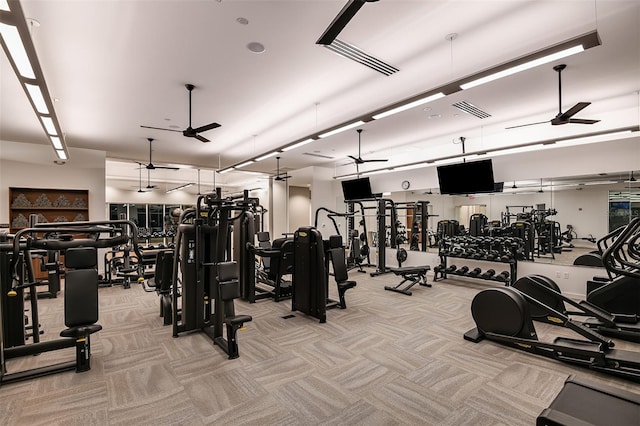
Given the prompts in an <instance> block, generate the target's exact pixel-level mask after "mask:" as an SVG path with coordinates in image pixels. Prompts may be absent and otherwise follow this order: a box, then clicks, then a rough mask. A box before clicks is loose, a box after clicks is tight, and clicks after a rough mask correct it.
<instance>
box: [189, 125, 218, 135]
mask: <svg viewBox="0 0 640 426" xmlns="http://www.w3.org/2000/svg"><path fill="white" fill-rule="evenodd" d="M220 126H221V125H220V124H218V123H211V124H207V125H206V126H201V127H198V128H196V129H193V131H194V132H196V133H202V132H206V131H208V130H211V129H217V128H218V127H220Z"/></svg>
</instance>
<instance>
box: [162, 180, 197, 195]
mask: <svg viewBox="0 0 640 426" xmlns="http://www.w3.org/2000/svg"><path fill="white" fill-rule="evenodd" d="M193 185H195V184H194V183H192V182H190V183H185V184H184V185H180V186H176V187H175V188H171V189H168V190H167V192H166V193H167V194H169V193H170V192H175V191H180V190H181V189H185V188H189V187H190V186H193Z"/></svg>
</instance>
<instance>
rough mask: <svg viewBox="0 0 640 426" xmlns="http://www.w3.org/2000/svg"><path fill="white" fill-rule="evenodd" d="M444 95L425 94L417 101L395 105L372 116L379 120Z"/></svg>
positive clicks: (440, 93) (439, 93)
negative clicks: (424, 96)
mask: <svg viewBox="0 0 640 426" xmlns="http://www.w3.org/2000/svg"><path fill="white" fill-rule="evenodd" d="M444 96H445V95H444V93H442V92H438V93H436V94H434V95H431V96H427V97H426V98H422V99H418V100H417V101H413V102H410V103H408V104H404V105H400V106H399V107H395V108H393V109H390V110H389V111H385V112H381V113H380V114H376V115H374V116H373V119H374V120H379V119H381V118H384V117H388V116H390V115H393V114H397V113H399V112H402V111H406V110H408V109H411V108H415V107H417V106H420V105H424V104H426V103H428V102H432V101H435V100H436V99H440V98H444Z"/></svg>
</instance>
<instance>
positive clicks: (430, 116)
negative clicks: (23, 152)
mask: <svg viewBox="0 0 640 426" xmlns="http://www.w3.org/2000/svg"><path fill="white" fill-rule="evenodd" d="M345 3H346V0H337V1H333V0H318V1H312V0H291V1H285V0H282V1H267V0H255V1H249V0H198V1H195V0H194V1H190V0H180V1H177V0H176V1H134V0H123V1H115V0H111V1H107V0H93V1H66V0H56V1H44V0H42V1H40V0H28V1H24V0H23V2H22V5H23V9H24V13H25V16H26V17H28V18H33V19H36V20H37V21H38V22H39V26H38V27H34V28H33V29H32V38H33V41H34V44H35V47H36V50H37V52H38V56H39V59H40V62H41V66H42V69H43V71H44V75H45V78H46V80H47V85H48V87H49V90H50V92H51V96H52V97H53V98H56V99H58V100H57V101H56V102H55V108H56V112H57V115H58V118H59V121H60V124H61V127H62V129H63V131H64V132H65V133H66V143H67V145H68V146H69V147H70V148H71V149H72V150H71V155H73V148H86V149H95V150H103V151H106V152H107V157H108V158H110V159H113V160H117V161H115V162H112V163H111V162H110V163H109V164H108V167H107V178H108V179H109V180H112V181H114V182H117V181H123V179H125V178H127V179H130V180H131V179H132V180H133V181H134V183H138V177H139V176H138V173H139V171H138V169H137V164H136V163H135V161H142V162H146V161H148V142H147V140H146V138H154V139H155V141H154V143H153V144H154V153H153V162H154V164H156V165H157V164H180V165H191V166H192V168H191V169H185V168H184V167H183V168H181V170H179V171H177V172H171V171H160V170H154V171H152V172H151V178H152V180H154V182H162V181H168V182H174V181H175V182H180V181H193V179H195V173H196V169H198V168H199V169H202V173H203V176H202V181H203V182H212V181H213V173H212V170H214V169H217V168H219V166H221V167H225V166H229V165H231V164H236V163H239V162H242V161H244V160H247V159H250V158H252V157H255V156H258V155H260V154H263V153H266V152H269V151H270V150H273V149H275V148H278V147H281V146H282V145H285V144H287V143H290V142H293V141H296V140H298V139H301V138H303V137H305V136H308V135H311V134H314V133H317V132H319V131H321V130H323V129H326V128H329V127H332V126H335V125H337V124H340V123H343V122H346V121H348V120H350V119H351V118H354V117H357V116H360V115H363V114H366V113H369V112H371V111H374V110H378V109H380V108H382V107H384V106H386V105H390V104H393V103H394V102H397V101H400V100H403V99H405V98H409V97H411V96H413V95H416V94H418V93H422V92H425V91H427V90H429V89H432V88H435V87H439V86H442V85H444V84H446V83H447V82H450V81H454V80H457V79H460V78H462V77H465V76H468V75H471V74H475V73H477V72H479V71H481V70H483V69H486V68H489V67H492V66H494V65H497V64H500V63H503V62H506V61H509V60H512V59H514V58H517V57H519V56H523V55H525V54H528V53H530V52H534V51H537V50H540V49H543V48H545V47H548V46H550V45H553V44H556V43H559V42H562V41H564V40H567V39H569V38H573V37H575V36H578V35H581V34H583V33H586V32H589V31H592V30H594V29H596V30H597V31H598V33H599V35H600V38H601V40H602V45H601V46H598V47H595V48H593V49H590V50H588V51H585V52H583V53H580V54H577V55H574V56H571V57H568V58H565V59H563V60H561V61H557V62H555V63H551V64H547V65H543V66H540V67H538V68H534V69H531V70H528V71H525V72H522V73H520V74H516V75H514V76H510V77H507V78H503V79H501V80H497V81H495V82H492V83H488V84H485V85H483V86H479V87H476V88H473V89H468V90H465V91H462V92H458V93H456V94H453V95H450V96H447V97H445V98H443V99H440V100H438V101H435V102H432V103H430V104H429V105H428V106H429V109H428V110H427V111H425V110H424V107H418V108H414V109H412V110H409V111H407V112H404V113H401V114H397V115H395V116H392V117H389V118H386V119H382V120H376V121H373V122H370V123H367V124H365V125H364V126H362V128H363V129H364V132H363V133H362V147H363V151H362V156H363V157H364V158H389V159H390V162H389V163H388V164H402V163H406V162H412V161H417V160H419V159H420V158H434V157H438V156H442V155H448V154H451V153H457V152H459V150H460V146H459V145H454V144H453V143H452V142H453V141H454V140H455V139H458V138H459V137H460V136H464V137H466V138H467V149H468V150H469V151H471V150H475V149H483V148H486V147H488V146H492V145H496V144H497V145H510V144H521V143H526V142H529V141H535V140H543V139H548V138H554V137H559V136H565V135H570V134H579V133H584V132H593V131H601V130H606V129H611V128H618V127H623V126H631V125H638V124H639V122H640V96H639V95H638V91H639V90H640V2H639V1H637V0H629V1H622V0H621V1H617V0H616V1H604V0H598V1H595V0H593V1H592V0H589V1H576V0H568V1H561V0H552V1H517V0H512V1H426V0H425V1H422V0H411V1H404V0H381V1H378V2H374V3H366V4H365V5H364V6H363V7H362V8H361V9H360V11H359V12H358V13H357V14H356V16H355V17H354V18H353V19H352V20H351V22H350V23H349V24H348V25H347V27H346V28H345V29H344V31H343V32H342V33H341V34H340V35H339V38H340V39H341V40H343V41H346V42H348V43H351V44H354V45H356V46H358V47H360V48H361V49H362V50H364V51H366V52H368V53H370V54H372V55H373V56H376V57H378V58H380V59H382V60H384V61H386V62H388V63H390V64H392V65H394V66H396V67H397V68H399V69H400V71H399V72H398V73H396V74H394V75H392V76H390V77H386V76H383V75H382V74H379V73H377V72H375V71H372V70H370V69H369V68H366V67H364V66H362V65H360V64H357V63H355V62H352V61H350V60H347V59H345V58H342V57H340V56H337V55H335V54H333V53H331V52H330V51H329V50H327V49H325V48H323V47H321V46H318V45H316V44H315V41H316V40H317V39H318V37H319V36H320V35H321V34H322V32H323V31H324V29H325V28H326V27H327V26H328V25H329V23H330V22H331V20H332V19H333V18H334V17H335V16H336V14H337V13H338V12H339V11H340V9H341V8H342V7H343V6H344V4H345ZM237 18H245V19H246V20H248V24H247V25H243V24H240V23H239V22H237ZM451 33H456V34H457V38H455V39H454V40H453V41H449V40H448V39H447V35H448V34H451ZM250 42H260V43H262V44H264V45H265V46H266V51H265V52H264V53H262V54H255V53H252V52H250V51H249V50H248V49H247V47H246V46H247V44H248V43H250ZM557 63H566V64H567V69H566V70H565V71H564V73H563V111H566V110H567V109H568V108H570V107H571V106H572V105H574V104H575V103H577V102H579V101H589V102H592V105H590V106H589V107H588V108H586V109H584V110H583V111H581V112H580V113H579V114H578V115H577V116H576V117H579V118H595V119H600V120H601V122H600V123H597V124H595V125H591V126H587V125H576V124H569V125H566V126H551V125H550V124H544V125H538V126H531V127H524V128H520V129H513V130H505V129H504V128H505V127H507V126H511V125H517V124H524V123H527V122H530V121H540V120H548V119H551V118H552V117H554V116H555V115H556V114H557V109H558V104H557V103H558V100H557V95H558V93H557V90H558V87H557V74H556V73H555V72H554V71H553V69H552V67H553V65H555V64H557ZM0 71H1V75H0V91H1V92H0V93H1V95H2V96H1V97H0V139H1V140H6V141H15V142H26V143H34V144H47V139H46V137H45V135H44V132H43V130H42V128H41V127H40V125H39V123H38V121H37V119H36V116H35V114H34V113H33V111H32V109H31V108H30V106H29V103H28V101H27V99H26V96H25V94H24V92H23V91H22V89H21V87H20V85H19V84H18V81H17V79H16V76H15V74H14V73H13V71H12V70H11V67H10V66H9V64H8V61H7V59H6V58H5V56H4V55H0ZM185 83H192V84H194V85H196V89H195V90H194V91H193V123H192V124H193V127H198V126H202V125H204V124H208V123H210V122H213V121H216V122H218V123H221V124H222V127H220V128H218V129H214V130H211V131H209V132H206V133H204V134H203V136H206V137H207V138H209V139H211V142H210V143H202V142H199V141H198V140H196V139H193V138H185V137H183V136H182V135H181V134H180V133H174V132H165V131H159V130H149V129H143V128H141V127H140V126H141V125H147V126H157V127H169V126H177V127H178V128H179V129H183V128H185V127H187V125H188V93H187V90H186V89H185V87H184V85H185ZM461 100H466V101H468V102H470V103H472V104H474V105H476V106H478V107H479V108H481V109H483V110H484V111H487V112H489V113H490V114H491V115H492V116H491V117H489V118H487V119H483V120H480V119H478V118H476V117H474V116H471V115H468V114H465V113H462V112H460V111H459V110H457V109H456V108H453V107H452V106H451V105H452V104H453V103H454V102H457V101H461ZM357 141H358V139H357V134H356V132H355V130H351V131H348V132H345V133H342V134H339V135H336V136H333V137H330V138H327V139H322V140H319V141H316V142H313V143H312V144H309V145H306V146H305V147H302V148H299V149H296V150H292V151H289V152H286V153H283V154H282V155H281V157H282V159H281V167H282V168H283V169H285V170H295V169H301V168H305V167H308V166H314V165H315V166H323V167H331V168H335V169H336V174H346V173H349V172H353V171H355V166H354V165H353V164H350V163H349V161H348V158H347V156H348V155H356V154H357ZM309 153H311V154H320V155H323V156H326V157H331V158H321V157H317V156H310V155H308V154H309ZM54 159H55V156H54V152H53V150H51V159H50V160H51V161H53V160H54ZM72 160H73V158H72ZM275 166H276V161H275V158H270V159H267V160H264V161H262V162H258V163H255V164H253V165H251V166H248V167H246V169H247V170H254V171H262V172H266V173H273V172H274V171H275ZM379 167H380V163H370V164H367V165H364V166H362V167H361V169H360V171H362V170H366V169H367V168H379ZM145 173H146V171H145ZM205 174H206V176H205ZM143 178H144V179H146V174H143ZM532 178H535V177H532ZM216 179H217V183H223V182H227V183H232V182H238V181H242V180H246V179H247V175H245V174H244V173H239V172H232V173H227V174H225V175H222V176H220V175H219V176H217V177H216ZM128 185H131V182H128ZM134 186H135V185H134Z"/></svg>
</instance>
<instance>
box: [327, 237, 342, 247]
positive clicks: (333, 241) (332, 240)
mask: <svg viewBox="0 0 640 426" xmlns="http://www.w3.org/2000/svg"><path fill="white" fill-rule="evenodd" d="M338 247H342V236H341V235H331V236H329V247H325V248H327V249H333V248H338Z"/></svg>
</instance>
